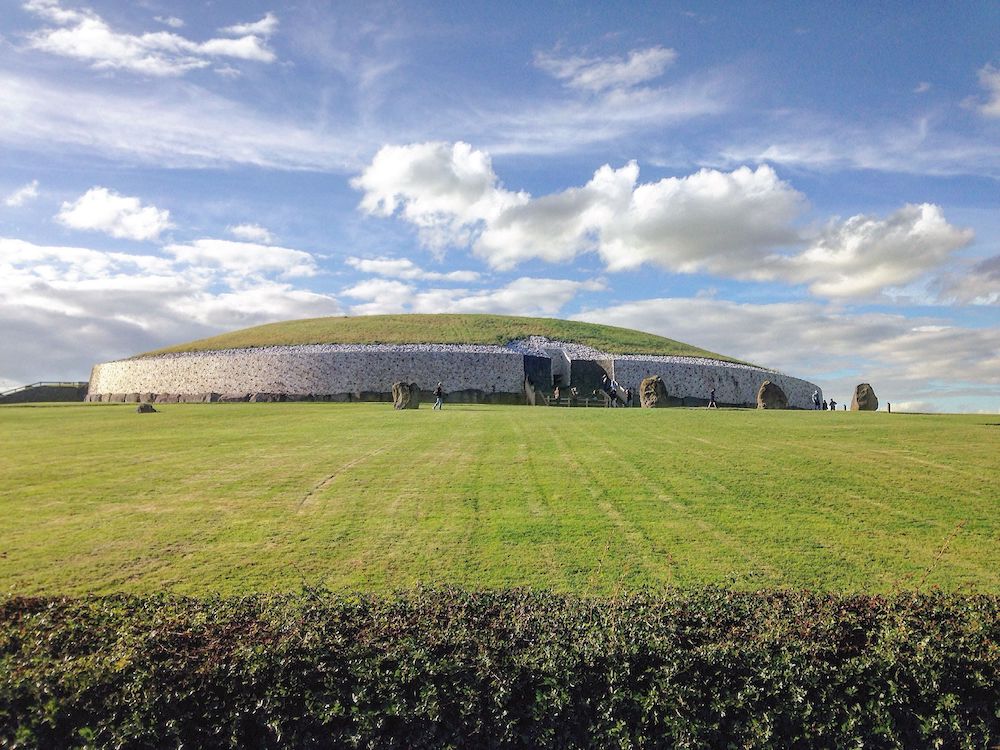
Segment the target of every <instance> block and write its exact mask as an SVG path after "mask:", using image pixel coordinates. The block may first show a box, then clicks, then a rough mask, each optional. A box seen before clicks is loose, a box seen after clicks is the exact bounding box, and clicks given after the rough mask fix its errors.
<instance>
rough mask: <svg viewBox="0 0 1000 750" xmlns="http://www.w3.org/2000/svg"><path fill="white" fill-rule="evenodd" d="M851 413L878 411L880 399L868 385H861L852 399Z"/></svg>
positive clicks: (855, 390)
mask: <svg viewBox="0 0 1000 750" xmlns="http://www.w3.org/2000/svg"><path fill="white" fill-rule="evenodd" d="M851 411H878V397H877V396H876V395H875V389H874V388H872V387H871V385H870V384H868V383H859V384H858V386H857V387H856V388H855V389H854V397H853V398H852V399H851Z"/></svg>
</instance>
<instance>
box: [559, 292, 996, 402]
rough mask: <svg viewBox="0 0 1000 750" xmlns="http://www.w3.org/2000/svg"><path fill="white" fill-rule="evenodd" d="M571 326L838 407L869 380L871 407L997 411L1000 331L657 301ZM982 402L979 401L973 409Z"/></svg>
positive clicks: (804, 309) (889, 317)
mask: <svg viewBox="0 0 1000 750" xmlns="http://www.w3.org/2000/svg"><path fill="white" fill-rule="evenodd" d="M573 317H574V318H575V319H578V320H586V321H591V322H599V323H606V324H609V325H618V326H624V327H628V328H638V329H640V330H644V331H650V332H652V333H658V334H660V335H663V336H668V337H670V338H675V339H678V340H681V341H687V342H689V343H691V344H694V345H696V346H700V347H702V348H705V349H708V350H711V351H716V352H721V353H723V354H728V355H730V356H735V357H738V358H740V359H743V360H746V361H750V362H755V363H757V364H760V365H763V366H767V367H775V368H777V369H779V370H782V371H783V372H787V373H788V374H790V375H795V376H797V377H803V378H806V379H808V380H812V381H814V382H817V383H819V384H820V385H822V386H823V387H824V390H825V391H826V392H827V393H828V394H830V395H833V396H834V397H835V398H836V399H837V400H838V401H840V402H841V403H844V402H845V401H846V402H849V400H850V394H851V393H852V392H853V388H854V386H855V385H856V384H858V383H861V382H870V383H872V385H873V386H874V387H875V390H876V392H877V393H878V394H879V398H880V400H881V401H882V402H883V403H884V402H885V401H891V402H893V404H894V405H895V403H896V402H897V401H900V402H902V401H908V402H917V401H920V402H925V403H926V402H930V403H933V404H935V410H937V411H948V410H955V409H959V410H967V409H968V408H969V407H968V406H964V404H966V403H968V404H971V403H974V402H973V401H965V400H964V399H967V398H970V397H972V398H977V399H983V398H985V399H987V401H988V400H989V399H990V398H992V399H993V403H995V407H994V408H995V409H1000V397H998V395H997V385H1000V327H997V326H994V327H989V328H968V327H963V326H960V325H955V324H954V323H952V322H951V321H949V320H947V319H941V318H931V317H927V318H919V319H913V318H907V317H905V316H903V315H893V314H889V313H857V314H850V313H845V312H844V311H843V310H841V309H839V308H836V307H830V306H825V305H820V304H816V303H808V302H794V303H773V304H760V305H758V304H748V303H737V302H732V301H728V300H718V299H713V298H661V299H647V300H639V301H636V302H630V303H625V304H622V305H616V306H613V307H607V308H602V309H591V310H588V311H586V312H584V313H581V314H579V315H575V316H573ZM980 403H981V402H980Z"/></svg>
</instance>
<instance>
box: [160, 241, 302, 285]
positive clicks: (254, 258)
mask: <svg viewBox="0 0 1000 750" xmlns="http://www.w3.org/2000/svg"><path fill="white" fill-rule="evenodd" d="M163 249H164V251H165V252H167V253H169V254H170V255H172V256H173V257H174V258H176V259H177V261H178V262H181V263H186V264H189V265H192V266H201V267H209V268H218V269H221V270H222V271H224V272H225V273H227V274H228V275H229V276H231V277H243V276H252V275H254V274H260V273H276V274H278V276H279V278H292V277H302V276H315V275H316V274H317V273H318V268H317V267H316V259H315V258H313V256H312V255H310V254H309V253H307V252H303V251H302V250H293V249H291V248H287V247H278V246H275V245H259V244H256V243H253V242H233V241H232V240H216V239H200V240H195V241H193V242H190V243H187V244H172V245H167V246H166V247H164V248H163Z"/></svg>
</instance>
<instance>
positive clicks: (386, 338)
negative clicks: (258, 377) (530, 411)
mask: <svg viewBox="0 0 1000 750" xmlns="http://www.w3.org/2000/svg"><path fill="white" fill-rule="evenodd" d="M533 335H534V336H546V337H548V338H550V339H553V340H556V341H568V342H572V343H578V344H586V345H587V346H591V347H593V348H595V349H598V350H600V351H604V352H610V353H614V354H658V355H663V354H666V355H676V356H686V357H708V358H709V359H721V360H727V361H732V362H735V361H738V360H734V359H732V358H731V357H726V356H724V355H721V354H715V353H714V352H710V351H706V350H705V349H699V348H698V347H696V346H691V345H690V344H685V343H683V342H681V341H674V340H673V339H668V338H664V337H663V336H656V335H654V334H652V333H645V332H643V331H634V330H632V329H629V328H618V327H615V326H605V325H599V324H597V323H580V322H576V321H572V320H557V319H555V318H521V317H515V316H511V315H462V314H446V315H416V314H407V315H361V316H355V317H331V318H307V319H305V320H288V321H283V322H280V323H268V324H267V325H262V326H255V327H253V328H244V329H241V330H239V331H230V332H228V333H223V334H221V335H219V336H213V337H211V338H207V339H200V340H198V341H191V342H188V343H185V344H178V345H176V346H170V347H167V348H164V349H157V350H156V351H152V352H146V354H144V355H143V356H150V355H154V354H165V353H168V352H190V351H206V350H214V349H242V348H246V347H257V346H291V345H296V344H492V345H500V346H502V345H504V344H507V343H509V342H511V341H514V340H516V339H523V338H526V337H528V336H533Z"/></svg>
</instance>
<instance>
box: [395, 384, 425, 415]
mask: <svg viewBox="0 0 1000 750" xmlns="http://www.w3.org/2000/svg"><path fill="white" fill-rule="evenodd" d="M392 407H393V408H394V409H417V408H419V407H420V386H418V385H417V384H416V383H404V382H402V381H399V382H397V383H393V384H392Z"/></svg>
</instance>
